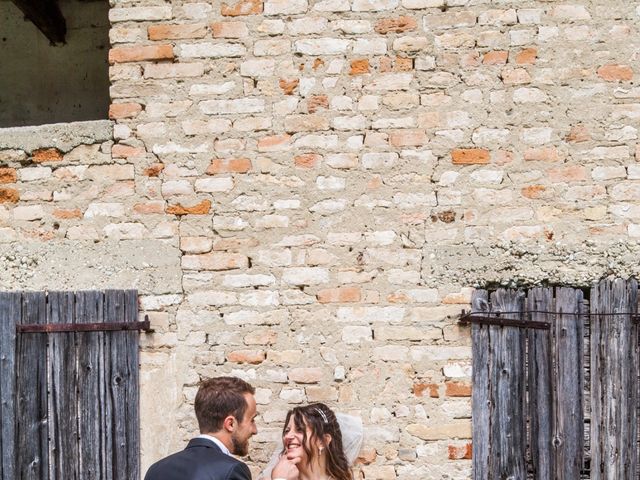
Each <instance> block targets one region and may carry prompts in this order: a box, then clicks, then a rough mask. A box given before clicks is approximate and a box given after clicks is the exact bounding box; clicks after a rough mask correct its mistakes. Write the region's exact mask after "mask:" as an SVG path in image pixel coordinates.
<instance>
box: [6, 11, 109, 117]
mask: <svg viewBox="0 0 640 480" xmlns="http://www.w3.org/2000/svg"><path fill="white" fill-rule="evenodd" d="M59 5H60V10H61V13H62V15H63V16H64V19H65V21H66V31H67V33H66V43H63V44H56V45H53V44H52V43H51V42H50V41H49V39H47V37H45V35H44V34H43V33H42V32H41V31H40V30H39V29H38V28H37V27H36V26H35V25H34V24H33V23H32V22H30V21H29V20H27V19H26V18H25V15H24V13H23V12H22V11H21V10H20V9H18V7H17V6H16V5H15V4H14V3H13V2H11V1H8V0H0V25H2V30H1V31H0V64H1V65H2V75H0V127H16V126H25V125H42V124H47V123H61V122H73V121H81V120H98V119H106V118H107V112H108V109H109V65H108V62H107V55H108V50H109V21H108V12H109V2H108V1H107V0H96V1H83V2H81V1H78V0H61V1H60V2H59Z"/></svg>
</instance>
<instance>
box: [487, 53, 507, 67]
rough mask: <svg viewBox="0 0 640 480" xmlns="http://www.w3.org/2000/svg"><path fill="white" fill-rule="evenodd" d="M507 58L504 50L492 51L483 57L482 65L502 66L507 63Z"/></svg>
mask: <svg viewBox="0 0 640 480" xmlns="http://www.w3.org/2000/svg"><path fill="white" fill-rule="evenodd" d="M508 58H509V52H507V51H506V50H494V51H493V52H487V53H485V54H484V55H483V57H482V63H484V64H485V65H502V64H505V63H507V59H508Z"/></svg>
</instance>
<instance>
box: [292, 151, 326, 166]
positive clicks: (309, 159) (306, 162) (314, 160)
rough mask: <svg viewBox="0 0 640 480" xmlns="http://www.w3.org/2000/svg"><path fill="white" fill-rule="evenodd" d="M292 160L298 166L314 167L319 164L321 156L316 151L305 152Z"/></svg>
mask: <svg viewBox="0 0 640 480" xmlns="http://www.w3.org/2000/svg"><path fill="white" fill-rule="evenodd" d="M293 160H294V163H295V165H296V167H298V168H315V167H317V166H318V165H319V164H320V161H321V160H322V156H321V155H318V154H317V153H305V154H302V155H298V156H297V157H295V158H294V159H293Z"/></svg>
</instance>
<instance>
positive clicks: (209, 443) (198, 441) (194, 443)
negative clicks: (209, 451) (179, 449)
mask: <svg viewBox="0 0 640 480" xmlns="http://www.w3.org/2000/svg"><path fill="white" fill-rule="evenodd" d="M193 447H206V448H213V449H214V450H216V451H218V452H220V453H222V450H221V449H220V447H219V446H218V445H216V443H215V442H214V441H213V440H210V439H208V438H203V437H196V438H192V439H191V440H190V441H189V443H188V444H187V447H186V448H193Z"/></svg>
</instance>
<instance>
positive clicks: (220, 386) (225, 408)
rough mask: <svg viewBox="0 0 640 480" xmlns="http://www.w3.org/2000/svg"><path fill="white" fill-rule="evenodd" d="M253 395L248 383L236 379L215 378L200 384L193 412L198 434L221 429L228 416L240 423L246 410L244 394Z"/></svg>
mask: <svg viewBox="0 0 640 480" xmlns="http://www.w3.org/2000/svg"><path fill="white" fill-rule="evenodd" d="M247 393H250V394H251V395H253V394H254V393H255V388H253V387H252V386H251V385H250V384H249V383H247V382H245V381H244V380H242V379H240V378H237V377H215V378H209V379H207V380H203V381H202V382H200V388H199V389H198V393H197V394H196V401H195V410H196V418H197V419H198V426H199V427H200V433H213V432H217V431H218V430H220V429H221V428H222V424H223V423H224V419H225V418H227V417H228V416H229V415H231V416H233V417H235V418H236V419H237V420H238V421H239V422H242V419H243V418H244V413H245V411H246V410H247V401H246V399H245V398H244V396H245V394H247Z"/></svg>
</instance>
